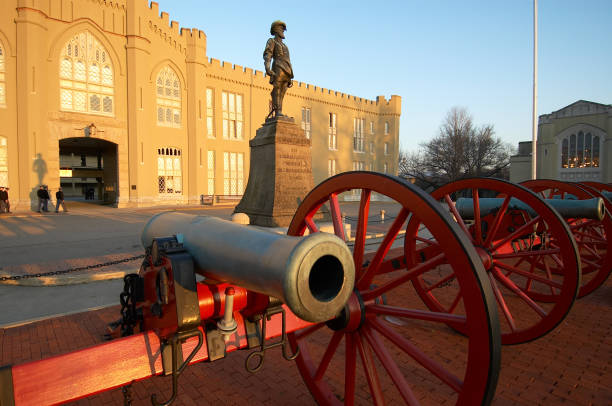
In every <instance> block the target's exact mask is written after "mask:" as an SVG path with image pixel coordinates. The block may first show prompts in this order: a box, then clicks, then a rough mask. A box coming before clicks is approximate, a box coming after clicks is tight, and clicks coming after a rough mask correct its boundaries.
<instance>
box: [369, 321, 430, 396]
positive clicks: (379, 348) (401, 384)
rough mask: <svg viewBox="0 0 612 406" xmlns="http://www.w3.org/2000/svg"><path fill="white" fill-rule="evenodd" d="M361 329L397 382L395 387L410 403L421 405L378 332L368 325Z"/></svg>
mask: <svg viewBox="0 0 612 406" xmlns="http://www.w3.org/2000/svg"><path fill="white" fill-rule="evenodd" d="M361 331H363V335H364V336H365V338H366V340H367V342H368V343H369V344H370V347H372V349H373V350H374V353H375V354H376V356H377V357H378V360H379V361H380V363H381V364H382V365H383V367H384V368H385V369H386V370H387V373H388V374H389V376H390V377H391V379H392V380H393V383H395V387H396V388H397V390H399V392H400V395H402V398H404V400H405V401H406V403H407V404H408V405H411V406H419V405H420V404H421V403H420V402H419V401H418V400H417V398H416V397H415V396H414V393H413V392H412V389H410V385H408V382H407V381H406V378H405V377H404V374H402V371H400V369H399V367H398V366H397V364H396V363H395V361H394V360H393V357H392V356H391V354H389V351H387V348H386V347H385V346H384V344H383V342H382V340H381V339H380V338H379V337H378V334H377V333H376V332H375V331H373V330H371V328H370V327H368V326H367V325H366V326H363V327H362V329H361Z"/></svg>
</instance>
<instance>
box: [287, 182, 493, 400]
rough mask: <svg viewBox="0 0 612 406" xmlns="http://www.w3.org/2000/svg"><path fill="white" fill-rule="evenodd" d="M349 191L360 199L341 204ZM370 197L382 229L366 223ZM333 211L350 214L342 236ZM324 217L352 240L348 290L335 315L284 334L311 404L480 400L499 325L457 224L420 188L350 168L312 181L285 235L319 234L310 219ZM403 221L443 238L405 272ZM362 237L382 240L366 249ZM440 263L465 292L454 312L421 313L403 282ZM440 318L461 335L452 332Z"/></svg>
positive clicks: (485, 393) (488, 391) (489, 393)
mask: <svg viewBox="0 0 612 406" xmlns="http://www.w3.org/2000/svg"><path fill="white" fill-rule="evenodd" d="M348 191H353V192H348ZM355 191H356V192H357V193H355V194H353V195H352V196H354V197H355V198H358V199H359V204H358V205H357V203H355V204H348V203H342V205H341V203H340V199H339V195H340V194H341V193H345V192H348V194H349V196H351V195H350V193H354V192H355ZM373 196H376V200H379V198H380V199H384V200H385V201H386V202H385V203H384V204H385V206H384V207H386V209H387V213H388V216H387V224H386V225H384V227H383V222H382V220H376V221H373V220H371V219H372V218H374V217H376V215H375V212H374V210H370V208H371V206H372V207H375V206H376V205H378V204H380V203H378V201H373V200H375V199H373ZM326 207H329V209H326ZM322 208H323V210H321V209H322ZM341 209H342V210H354V211H355V212H356V217H355V222H356V224H355V229H354V231H353V232H351V233H350V235H348V236H347V235H345V230H344V227H343V222H342V214H341ZM391 212H393V213H394V216H391V215H390V213H391ZM325 214H327V215H328V216H329V217H331V219H328V221H329V220H331V223H332V224H333V229H334V232H335V234H336V235H338V236H339V237H340V238H343V239H349V240H352V239H353V237H354V241H353V247H352V249H353V258H354V261H355V265H356V267H355V269H356V282H355V284H356V287H355V290H354V293H353V295H352V296H351V297H350V299H349V301H348V303H347V305H346V307H345V309H344V310H343V312H342V313H341V314H340V315H339V316H338V317H337V318H335V319H333V320H330V321H329V322H327V323H322V324H318V325H314V326H312V327H310V328H307V329H304V330H301V331H298V332H295V333H292V334H290V335H289V340H290V342H291V344H292V346H293V350H294V351H295V350H297V349H298V348H299V350H300V355H299V356H298V357H297V359H296V362H297V365H298V368H299V371H300V373H301V375H302V377H303V378H304V381H305V383H306V385H307V386H308V388H309V390H310V392H311V393H312V395H313V397H314V398H315V400H316V401H317V402H318V403H319V404H320V405H339V404H343V403H344V404H346V405H353V404H354V403H356V402H357V403H362V402H364V401H367V402H369V403H374V404H377V405H378V404H383V403H385V402H387V403H388V404H398V403H402V401H403V402H405V403H406V404H409V405H418V404H440V403H441V402H442V400H445V401H449V400H450V402H449V403H452V402H455V403H456V404H457V405H477V404H488V403H489V402H490V401H491V399H492V397H493V394H494V392H495V387H496V383H497V377H498V372H499V363H500V339H499V330H498V329H499V321H498V319H497V312H496V309H495V299H494V297H493V293H492V292H491V287H490V285H489V283H488V281H487V279H486V274H485V273H484V269H483V267H482V263H481V262H480V260H479V258H478V256H477V254H476V252H475V251H474V248H473V247H472V246H471V244H470V243H469V241H468V240H467V238H466V236H465V235H464V234H463V233H462V231H461V229H460V228H459V227H458V225H457V224H455V223H454V222H453V221H452V219H450V217H449V216H448V214H446V213H444V212H443V211H442V210H441V209H440V207H439V206H438V204H437V203H436V202H435V201H434V200H433V199H432V198H431V197H430V196H428V195H427V194H426V193H424V192H423V191H421V190H420V189H417V188H415V187H413V186H412V185H410V184H408V183H407V182H405V181H403V180H401V179H399V178H395V177H391V176H387V175H382V174H377V173H371V172H348V173H344V174H341V175H337V176H334V177H333V178H330V179H328V180H326V181H324V182H323V183H321V184H320V185H318V186H317V187H316V188H315V189H314V190H312V191H311V192H310V193H309V194H308V196H306V198H305V199H304V201H303V202H302V204H301V205H300V206H299V208H298V210H297V212H296V214H295V216H294V217H293V220H292V222H291V225H290V226H289V230H288V234H289V235H303V234H304V233H305V232H306V231H307V230H308V231H309V232H317V231H318V230H319V227H321V221H324V219H323V220H317V219H319V218H320V217H321V216H324V215H325ZM390 216H391V217H394V218H393V219H391V220H390V221H389V217H390ZM408 218H416V219H419V220H420V221H421V222H423V224H425V225H426V226H427V227H428V229H429V230H430V232H431V234H432V235H433V236H434V237H435V238H437V239H438V240H439V241H441V242H442V241H443V242H444V243H443V244H440V246H441V249H440V252H439V254H438V255H437V256H436V257H434V258H431V259H430V260H428V261H425V262H424V263H419V264H415V265H414V266H411V267H408V268H406V267H405V262H404V250H403V247H402V245H401V235H400V234H401V232H402V231H403V230H404V227H405V224H406V221H407V219H408ZM317 222H319V224H317ZM383 228H384V230H382V229H383ZM381 231H382V233H381ZM370 234H384V237H379V241H380V242H378V243H376V244H373V246H372V244H371V241H372V239H371V238H369V237H370ZM398 235H399V237H398ZM347 237H348V238H347ZM349 245H350V244H349ZM397 245H399V248H394V247H395V246H397ZM370 250H372V251H373V252H369V251H370ZM441 262H447V263H448V266H450V267H451V268H452V269H453V270H454V271H455V272H456V275H457V285H458V286H459V288H460V289H461V291H462V292H464V293H465V300H464V303H463V310H464V311H463V312H462V313H460V314H449V313H446V312H432V311H429V310H427V309H426V308H425V306H424V305H423V303H422V301H420V300H419V298H418V296H417V295H416V293H415V292H414V291H413V290H412V288H411V284H410V283H409V281H410V279H412V278H414V277H415V275H418V274H420V273H424V272H428V271H429V270H431V269H433V268H435V267H437V265H438V264H439V263H441ZM447 323H450V324H452V325H453V326H460V328H463V329H465V330H466V331H467V332H468V336H467V337H466V336H461V335H457V334H456V333H455V332H454V331H453V330H452V329H450V328H448V326H447V325H446V324H447ZM357 354H359V355H357ZM359 360H361V362H359ZM417 399H419V400H417Z"/></svg>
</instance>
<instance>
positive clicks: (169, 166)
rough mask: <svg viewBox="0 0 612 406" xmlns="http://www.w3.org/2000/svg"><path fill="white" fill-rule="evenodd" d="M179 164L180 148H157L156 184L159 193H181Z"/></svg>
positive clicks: (169, 194)
mask: <svg viewBox="0 0 612 406" xmlns="http://www.w3.org/2000/svg"><path fill="white" fill-rule="evenodd" d="M181 164H182V162H181V150H180V149H177V148H159V149H158V150H157V185H158V190H159V194H160V195H165V196H171V195H177V194H182V193H183V187H182V186H183V185H182V175H181Z"/></svg>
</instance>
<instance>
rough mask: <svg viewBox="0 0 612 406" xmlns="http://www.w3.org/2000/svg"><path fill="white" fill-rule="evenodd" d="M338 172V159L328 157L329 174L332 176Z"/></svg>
mask: <svg viewBox="0 0 612 406" xmlns="http://www.w3.org/2000/svg"><path fill="white" fill-rule="evenodd" d="M335 174H336V160H335V159H328V160H327V176H328V177H332V176H334V175H335Z"/></svg>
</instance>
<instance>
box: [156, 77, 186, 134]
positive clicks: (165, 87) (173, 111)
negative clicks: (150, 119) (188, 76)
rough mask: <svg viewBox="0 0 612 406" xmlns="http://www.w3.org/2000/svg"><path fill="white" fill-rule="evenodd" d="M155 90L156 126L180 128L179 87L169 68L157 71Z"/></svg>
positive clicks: (177, 80) (176, 78)
mask: <svg viewBox="0 0 612 406" xmlns="http://www.w3.org/2000/svg"><path fill="white" fill-rule="evenodd" d="M156 84H157V86H156V88H157V125H162V126H166V127H180V126H181V85H180V81H179V78H178V75H177V74H176V72H175V71H174V70H173V69H172V68H171V67H169V66H166V67H164V68H163V69H162V70H160V71H159V73H158V75H157V80H156Z"/></svg>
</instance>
